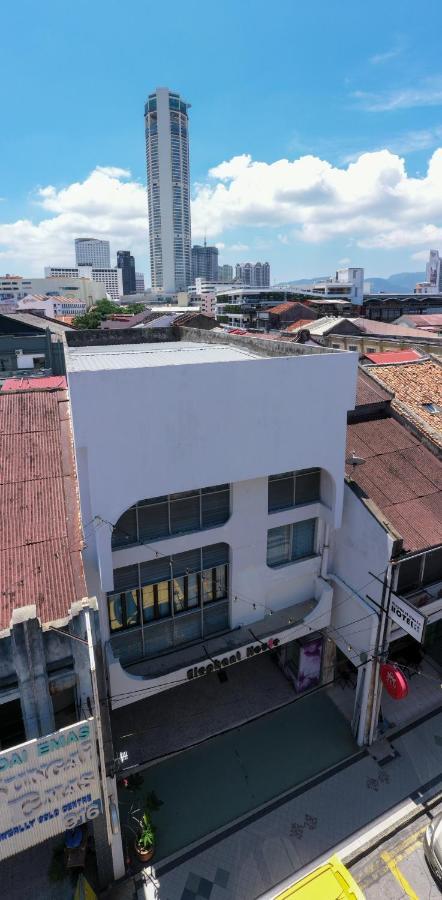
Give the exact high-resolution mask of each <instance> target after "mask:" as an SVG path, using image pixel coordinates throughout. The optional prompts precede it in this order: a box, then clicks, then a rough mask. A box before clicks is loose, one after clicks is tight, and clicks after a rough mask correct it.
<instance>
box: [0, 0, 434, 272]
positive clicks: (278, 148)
mask: <svg viewBox="0 0 442 900" xmlns="http://www.w3.org/2000/svg"><path fill="white" fill-rule="evenodd" d="M191 5H192V4H191ZM172 7H174V8H175V4H174V3H172ZM426 7H428V9H429V8H430V5H429V4H428V3H424V4H423V6H421V7H420V8H419V9H418V10H416V9H415V8H414V6H413V4H412V3H408V2H407V3H406V4H405V6H404V4H401V5H400V6H399V3H398V2H396V0H395V2H393V3H392V4H391V5H390V6H389V8H388V10H385V8H384V7H381V5H380V3H379V2H376V3H375V4H374V6H373V7H371V8H370V11H368V10H358V19H357V36H358V37H357V40H354V35H355V33H356V32H355V28H356V21H355V11H354V9H353V7H352V5H351V4H350V3H349V2H347V0H344V2H343V4H342V7H341V10H340V15H339V17H337V16H335V15H334V11H333V10H332V9H327V8H324V7H323V5H321V4H319V5H318V4H317V3H316V4H315V3H313V4H311V5H309V7H308V8H302V9H297V10H296V11H294V10H293V8H292V5H291V4H290V3H289V2H285V0H280V2H279V4H278V6H277V10H276V14H275V16H274V17H272V21H271V22H270V23H269V22H268V20H267V17H266V16H260V15H259V14H258V15H257V16H256V21H255V22H254V24H253V37H254V40H253V41H251V40H250V31H249V30H247V29H243V30H241V29H239V33H238V38H237V43H236V45H235V52H234V53H233V55H232V60H231V64H230V65H229V67H224V69H223V71H222V77H221V75H220V70H214V71H209V70H206V71H205V75H204V79H202V78H201V71H200V61H199V59H198V58H197V54H195V56H192V54H188V56H187V57H186V66H185V67H183V66H182V65H181V64H180V63H179V57H178V56H177V58H175V57H174V54H173V53H171V54H167V59H165V58H164V54H161V52H160V48H161V42H162V39H163V38H165V36H166V35H167V37H168V39H170V41H171V46H173V47H175V48H177V47H178V46H181V42H184V43H185V42H186V40H187V39H189V40H190V37H192V39H202V38H203V37H204V33H205V29H207V23H206V24H205V23H204V21H202V20H200V18H199V17H196V20H195V21H194V22H193V23H192V28H191V27H190V19H191V18H192V17H191V16H190V17H184V16H182V15H178V19H177V20H176V21H174V22H173V23H172V24H171V17H170V15H169V14H167V15H166V12H165V11H161V10H160V11H157V13H156V17H155V18H156V29H157V30H156V34H157V37H158V40H157V41H155V42H153V44H152V47H151V48H150V55H149V65H148V66H147V67H146V65H145V61H144V59H143V56H142V54H141V53H140V54H138V55H137V53H136V52H134V50H135V48H136V47H138V46H141V45H140V44H139V42H140V41H141V38H142V34H143V28H142V23H143V21H144V18H145V17H146V15H147V13H146V11H145V10H143V9H142V7H141V5H139V4H136V10H137V16H138V17H139V20H140V27H139V28H137V33H136V34H135V38H134V40H135V45H134V48H132V49H131V50H130V66H129V72H128V76H127V79H126V78H124V79H123V78H121V71H122V70H123V69H124V68H125V64H126V62H127V63H128V61H129V55H128V54H129V49H128V48H124V47H122V48H120V53H121V63H122V65H121V66H119V67H117V69H116V71H115V72H112V73H111V75H110V74H109V73H108V72H107V71H106V76H104V74H103V73H101V72H100V71H99V70H98V69H96V70H95V71H94V73H93V76H92V78H93V82H94V87H95V89H96V91H97V96H98V92H99V91H100V88H101V87H104V89H103V91H102V92H101V95H100V103H99V104H98V105H94V111H93V114H92V112H90V111H86V110H85V111H84V119H82V125H83V127H82V130H81V134H80V131H79V132H78V133H77V132H76V131H75V129H74V131H72V128H70V127H68V125H67V122H66V120H65V117H63V116H62V114H61V110H62V109H63V104H62V102H61V100H62V98H63V100H64V98H65V96H66V95H69V94H70V92H72V90H74V89H75V91H77V88H78V90H80V91H81V90H85V89H86V82H85V79H86V73H80V72H78V70H75V71H74V70H73V69H72V67H70V66H69V60H70V55H71V53H72V49H71V47H74V46H75V40H76V37H78V40H80V37H81V42H82V43H81V46H82V48H83V50H84V52H88V51H91V50H92V47H93V40H94V35H95V34H96V30H97V28H98V26H100V28H102V29H104V33H105V34H106V35H107V37H108V39H109V40H110V38H111V35H112V34H114V35H115V33H116V32H115V27H116V26H115V22H112V17H111V16H110V17H109V20H108V21H105V22H103V21H102V20H101V19H100V21H99V22H98V19H95V18H93V20H92V21H91V25H90V28H89V29H88V34H86V35H85V34H84V33H83V30H81V33H80V31H78V33H77V29H78V28H79V22H69V26H70V27H69V29H68V28H66V24H67V23H66V15H65V14H64V13H63V12H62V13H61V15H60V16H59V19H58V18H57V20H56V21H54V20H53V18H52V17H51V16H50V10H49V9H48V10H45V11H43V13H42V21H41V22H40V23H39V37H40V38H41V42H40V45H39V46H40V47H41V50H42V51H43V52H44V51H45V49H46V50H47V49H48V47H49V45H50V44H52V42H53V40H57V39H59V40H60V42H61V43H60V46H61V47H62V49H63V51H64V53H65V58H66V63H67V64H66V65H65V66H64V67H63V68H62V71H61V72H60V73H59V77H58V78H57V80H54V79H50V78H49V73H45V72H43V71H42V70H41V67H36V66H35V46H36V45H35V44H32V45H29V46H27V45H26V46H25V48H24V49H25V50H26V51H27V52H26V53H25V54H24V55H23V58H22V61H21V69H20V75H21V77H20V79H15V80H14V83H13V84H12V85H11V87H10V88H8V90H7V91H4V96H2V100H3V109H4V112H5V116H6V118H8V117H9V118H11V117H12V115H13V112H14V111H15V112H16V111H17V110H18V109H23V110H24V109H25V108H26V110H27V117H28V118H27V129H28V130H27V144H26V150H27V152H26V164H24V155H23V154H24V145H23V141H22V138H21V137H20V135H18V134H17V135H15V134H14V135H13V134H11V135H9V137H8V139H7V140H5V141H3V142H2V148H1V151H0V166H1V169H2V171H4V172H6V173H7V175H8V178H7V182H6V179H5V182H4V183H3V184H2V185H0V196H1V198H2V199H1V201H0V260H1V263H0V267H1V269H3V270H4V271H10V272H14V271H15V270H19V271H21V272H22V273H25V274H35V275H37V274H40V273H41V271H42V264H44V263H45V262H46V261H50V260H57V261H59V262H60V264H68V262H69V261H70V245H71V242H72V240H73V238H74V237H75V236H77V235H81V234H89V233H90V234H93V235H94V236H96V237H97V238H102V239H105V240H109V241H110V243H111V248H112V252H113V253H115V252H116V250H117V249H119V248H120V247H130V248H131V251H132V252H133V253H134V255H135V257H136V259H137V260H139V262H138V266H139V268H140V270H142V271H144V272H145V273H146V274H147V272H148V271H149V266H148V262H147V252H146V249H147V229H146V195H145V190H146V187H145V172H144V159H143V157H144V152H143V134H142V125H140V119H141V112H140V111H141V109H142V106H143V103H144V101H145V99H146V97H147V96H148V94H149V91H151V90H152V89H153V87H154V85H155V84H158V83H160V84H161V83H163V84H168V85H169V87H170V89H171V90H174V91H178V92H179V93H180V94H181V95H182V96H184V97H186V98H189V99H190V101H191V102H192V118H191V125H190V142H191V171H190V179H191V193H192V242H193V243H202V240H203V238H204V235H205V234H206V235H207V240H208V242H209V243H210V244H215V245H217V246H218V248H219V253H220V262H221V263H229V264H232V265H235V264H236V263H237V262H245V261H246V260H248V259H263V258H265V259H269V261H270V263H271V267H272V277H273V278H274V280H275V281H284V280H288V279H291V278H301V277H312V276H316V275H321V274H326V273H328V272H330V273H331V272H333V270H334V269H335V268H336V267H338V266H345V265H353V266H364V268H365V270H366V272H367V274H368V275H387V274H390V273H392V272H398V271H410V270H412V271H418V270H419V271H423V268H424V263H425V260H426V257H427V254H428V251H429V249H430V248H431V247H441V246H442V226H441V223H442V201H441V199H440V198H441V196H442V148H441V147H442V119H441V113H440V107H441V105H442V72H441V66H440V63H439V55H438V45H437V41H436V39H435V36H434V37H433V34H432V33H431V32H428V29H427V28H426V18H427V17H426V16H425V8H426ZM230 8H231V9H232V14H233V5H232V6H231V4H230V0H228V2H227V6H226V14H228V12H229V10H230ZM261 9H262V11H263V12H264V10H265V8H264V5H263V4H262V7H261V5H260V3H258V7H257V13H259V12H260V10H261ZM318 9H320V13H321V23H322V26H323V27H322V28H321V29H320V34H318V30H317V14H318ZM177 11H178V7H177ZM399 13H400V16H399ZM241 15H243V14H242V13H241ZM16 17H17V10H16V9H8V10H7V11H6V20H5V27H6V28H9V30H10V31H11V32H14V31H16V29H17V23H16ZM47 17H49V19H48V21H49V20H50V21H51V29H48V33H46V30H45V24H46V18H47ZM399 20H400V29H399V27H398V22H399ZM295 31H296V33H297V34H302V41H299V42H297V44H296V55H295V58H293V55H292V53H291V52H289V50H290V47H291V42H292V39H293V34H294V33H295ZM67 34H69V40H68V38H67ZM211 34H212V40H213V41H214V47H213V49H214V51H218V52H219V53H222V51H223V49H225V48H223V44H222V42H221V43H220V41H221V36H220V35H216V36H215V35H214V33H213V30H212V32H211ZM246 34H247V38H246ZM336 40H339V41H341V42H342V45H343V46H344V45H345V48H346V52H345V54H331V55H330V47H331V46H333V44H334V42H335V41H336ZM422 46H425V54H423V53H422V52H421V48H422ZM258 48H260V49H261V50H265V52H266V53H267V54H268V61H269V66H268V67H263V70H262V71H259V72H258V71H257V67H256V65H254V63H255V61H256V52H257V50H258ZM276 48H277V50H276ZM11 52H12V48H8V47H6V48H5V50H4V54H3V64H4V65H6V66H8V63H9V65H11V64H12V61H11V60H9V54H10V53H11ZM313 59H314V61H315V64H314V65H312V60H313ZM36 68H37V71H36ZM251 69H252V70H253V72H254V77H253V82H252V81H251V80H250V79H249V78H247V77H246V73H248V72H249V71H250V70H251ZM31 72H32V77H31ZM90 77H91V76H90V73H89V74H88V75H87V79H88V80H90ZM103 79H104V81H103ZM4 83H5V84H6V80H5V81H4ZM42 95H45V96H47V98H48V104H49V106H50V107H51V117H50V119H46V118H45V121H44V123H43V121H42V116H41V105H40V104H39V103H37V100H36V97H37V96H42ZM123 97H124V104H123V103H122V98H123ZM34 101H35V102H34ZM114 103H116V107H114V106H112V107H111V106H110V104H114ZM123 106H124V112H123V111H122V108H123ZM111 108H112V111H113V112H114V108H118V110H119V115H118V116H115V115H114V114H113V115H111V114H110V109H111ZM245 110H247V115H245V114H244V113H245ZM264 110H265V125H266V127H265V128H263V127H262V126H263V122H264V118H263V115H264ZM221 119H222V122H223V127H222V128H221V127H220V121H221ZM43 124H44V129H43ZM86 131H87V134H88V140H87V141H85V140H84V139H83V135H84V133H85V132H86ZM104 133H105V134H106V141H103V134H104ZM22 161H23V164H22Z"/></svg>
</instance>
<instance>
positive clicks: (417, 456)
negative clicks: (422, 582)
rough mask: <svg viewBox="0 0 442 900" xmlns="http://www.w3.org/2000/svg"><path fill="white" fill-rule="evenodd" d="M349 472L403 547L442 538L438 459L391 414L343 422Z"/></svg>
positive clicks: (441, 467)
mask: <svg viewBox="0 0 442 900" xmlns="http://www.w3.org/2000/svg"><path fill="white" fill-rule="evenodd" d="M352 453H354V454H355V455H356V456H359V457H360V458H362V459H364V460H365V462H364V464H363V465H358V466H352V465H351V464H347V467H346V468H347V474H348V475H350V477H351V478H352V479H353V481H355V482H356V483H357V484H358V485H359V486H360V487H361V488H362V490H363V491H365V493H366V494H367V495H368V497H370V498H371V499H372V500H373V501H374V502H375V503H376V505H377V506H378V507H379V508H380V510H381V511H382V512H383V513H384V515H385V517H386V519H388V520H389V521H390V522H391V524H392V525H393V526H394V528H395V529H396V530H397V531H398V532H399V534H400V535H401V536H402V538H403V541H404V549H405V550H406V551H412V550H423V549H425V548H426V547H432V546H437V545H438V544H440V543H442V517H441V515H440V510H441V509H442V463H441V462H440V461H439V460H438V459H437V458H436V457H435V456H434V455H433V454H432V453H431V452H430V450H427V448H426V447H424V446H423V445H422V444H421V443H420V442H419V441H418V439H417V438H415V437H414V436H413V435H412V434H411V433H410V432H409V431H408V430H407V429H406V428H405V427H404V426H403V425H401V424H400V423H399V422H397V421H396V420H395V419H393V418H383V419H376V420H370V421H365V422H354V423H352V424H350V425H349V426H348V428H347V454H348V456H351V454H352Z"/></svg>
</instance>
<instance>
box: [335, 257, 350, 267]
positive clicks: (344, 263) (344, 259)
mask: <svg viewBox="0 0 442 900" xmlns="http://www.w3.org/2000/svg"><path fill="white" fill-rule="evenodd" d="M350 263H351V259H350V257H349V256H343V257H342V259H338V266H349V265H350Z"/></svg>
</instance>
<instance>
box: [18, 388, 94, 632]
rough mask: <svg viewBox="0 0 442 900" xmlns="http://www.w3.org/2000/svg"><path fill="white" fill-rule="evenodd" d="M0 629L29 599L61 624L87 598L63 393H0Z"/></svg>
mask: <svg viewBox="0 0 442 900" xmlns="http://www.w3.org/2000/svg"><path fill="white" fill-rule="evenodd" d="M0 505H1V509H2V517H1V521H0V585H1V588H0V591H1V593H0V597H1V602H0V631H4V630H6V629H8V628H9V625H10V621H11V615H12V612H13V610H14V609H16V608H18V607H20V606H27V605H35V606H36V608H37V615H38V616H39V618H40V619H41V621H42V623H43V624H48V623H50V622H63V621H66V620H67V619H68V617H69V610H70V607H71V605H72V604H73V603H74V602H75V601H76V600H81V599H82V598H83V597H85V596H86V593H87V591H86V585H85V580H84V573H83V564H82V559H81V547H82V536H81V528H80V512H79V505H78V495H77V484H76V475H75V467H74V456H73V447H72V437H71V432H70V423H69V417H68V414H67V395H66V392H65V391H47V392H46V391H43V390H41V391H29V392H25V391H19V392H17V393H11V392H7V393H2V394H0Z"/></svg>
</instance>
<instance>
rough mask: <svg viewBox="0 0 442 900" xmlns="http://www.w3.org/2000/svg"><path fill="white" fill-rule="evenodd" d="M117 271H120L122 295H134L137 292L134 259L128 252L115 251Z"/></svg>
mask: <svg viewBox="0 0 442 900" xmlns="http://www.w3.org/2000/svg"><path fill="white" fill-rule="evenodd" d="M117 269H121V278H122V282H123V294H124V295H126V294H135V293H136V291H137V282H136V274H135V259H134V257H133V256H132V254H131V252H130V250H117Z"/></svg>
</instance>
